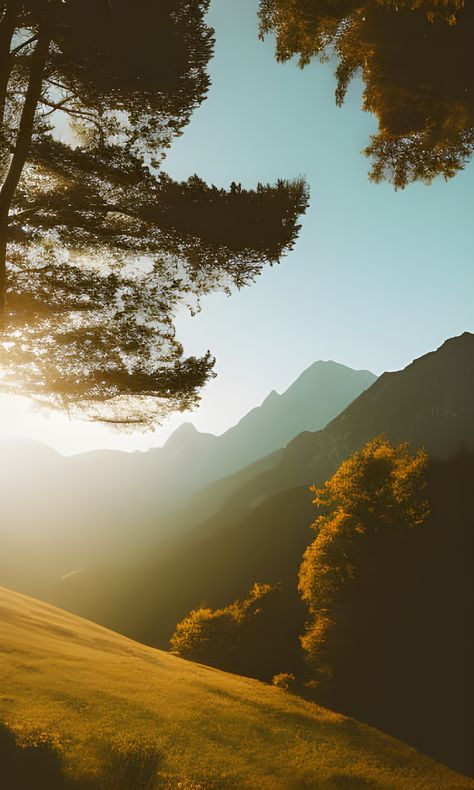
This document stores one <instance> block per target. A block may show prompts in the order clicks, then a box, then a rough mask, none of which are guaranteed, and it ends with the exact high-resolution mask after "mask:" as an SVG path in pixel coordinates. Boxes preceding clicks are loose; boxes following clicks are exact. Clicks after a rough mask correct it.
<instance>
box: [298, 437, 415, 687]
mask: <svg viewBox="0 0 474 790" xmlns="http://www.w3.org/2000/svg"><path fill="white" fill-rule="evenodd" d="M427 460H428V459H427V456H426V453H425V452H424V451H422V450H419V451H417V452H415V453H413V452H411V450H410V448H409V446H408V445H407V444H400V445H398V446H397V447H394V446H393V445H391V444H390V442H389V441H388V440H387V439H386V438H385V437H383V436H379V437H376V438H375V439H373V440H372V441H370V442H368V443H367V444H366V445H365V446H364V447H363V448H362V449H361V450H359V451H358V452H356V453H354V454H353V455H352V456H351V457H350V458H348V459H347V460H346V461H344V462H343V463H342V464H341V466H340V467H339V469H338V470H337V472H336V473H335V474H334V475H333V476H332V478H331V479H330V480H328V481H327V482H326V483H325V484H324V486H323V487H322V488H319V489H317V488H315V487H313V488H312V489H311V490H312V491H313V492H314V500H313V501H314V504H315V505H316V506H317V507H318V509H320V511H321V512H320V514H319V515H318V517H317V518H316V520H315V522H314V523H313V525H312V527H313V529H314V530H316V533H317V534H316V538H315V540H314V541H313V543H311V544H310V546H309V547H308V548H307V550H306V552H305V554H304V557H303V562H302V564H301V567H300V572H299V585H298V587H299V591H300V594H301V597H302V599H303V600H304V601H305V603H306V604H307V606H308V610H309V615H310V619H309V621H308V623H307V627H306V632H305V634H304V635H303V637H302V639H301V643H302V646H303V649H304V650H305V651H306V654H307V656H308V658H309V659H310V662H311V663H312V664H313V666H314V668H315V673H316V680H317V681H319V682H321V681H324V680H327V679H328V678H329V677H331V674H332V671H333V670H332V651H333V649H334V645H337V644H338V639H339V641H340V631H338V629H340V628H341V623H343V621H344V600H345V597H347V596H348V595H349V596H350V589H351V585H354V584H355V583H357V582H358V581H359V579H358V576H359V573H360V568H359V567H358V562H357V558H358V551H359V548H360V546H361V544H363V543H364V542H366V541H367V540H368V539H369V538H370V536H372V535H374V534H376V533H378V532H381V531H387V530H395V529H397V528H402V529H403V528H405V527H414V526H416V525H419V524H422V523H423V521H424V520H425V518H426V516H427V515H428V504H427V502H426V500H425V498H424V496H423V493H424V487H425V474H426V467H427ZM348 590H349V592H348Z"/></svg>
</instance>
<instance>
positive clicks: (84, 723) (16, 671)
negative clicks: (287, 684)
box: [0, 588, 474, 790]
mask: <svg viewBox="0 0 474 790" xmlns="http://www.w3.org/2000/svg"><path fill="white" fill-rule="evenodd" d="M0 612H1V618H0V720H1V721H3V722H4V723H6V725H7V726H8V728H9V729H10V730H11V731H13V732H14V733H15V735H16V737H17V739H18V741H19V742H21V743H24V744H28V743H30V744H31V743H37V744H42V743H43V744H44V743H46V744H47V745H49V746H50V747H51V748H52V749H54V750H55V751H57V752H58V754H59V755H61V759H62V760H63V762H64V765H65V768H66V770H67V771H68V772H69V773H70V774H72V775H75V776H86V775H87V776H90V777H96V778H97V779H99V780H100V781H101V783H102V786H103V787H105V788H117V790H152V789H153V788H181V790H208V788H216V789H217V788H234V789H235V790H237V788H255V789H257V788H258V790H260V789H261V790H266V789H268V790H277V789H278V788H288V789H289V790H290V789H291V788H292V789H293V790H298V789H299V788H322V789H323V790H324V788H328V789H329V788H346V787H347V788H372V789H373V788H394V790H395V789H396V790H434V788H439V789H440V790H441V788H443V790H463V788H474V783H473V782H471V781H470V780H468V779H465V778H464V777H461V776H459V775H457V774H455V773H453V772H451V771H449V770H448V769H446V768H444V767H443V766H441V765H438V764H436V763H435V762H433V761H431V760H429V759H428V758H425V757H423V756H421V755H420V754H418V753H417V752H416V751H415V750H413V749H411V748H409V747H407V746H405V745H404V744H401V743H400V742H398V741H396V740H394V739H393V738H390V737H388V736H386V735H383V734H382V733H380V732H378V731H376V730H373V729H371V728H369V727H367V726H365V725H363V724H360V723H358V722H356V721H353V720H351V719H347V718H345V717H343V716H339V715H337V714H335V713H332V712H330V711H328V710H325V709H323V708H320V707H318V706H316V705H314V704H311V703H309V702H305V701H303V700H301V699H299V698H298V697H295V696H292V695H291V694H289V693H288V692H285V691H282V690H280V689H277V688H274V687H271V686H267V685H265V684H263V683H260V682H258V681H254V680H249V679H246V678H241V677H237V676H235V675H230V674H226V673H224V672H220V671H217V670H214V669H210V668H207V667H204V666H201V665H199V664H193V663H190V662H186V661H184V660H181V659H179V658H176V657H174V656H171V655H169V654H167V653H164V652H161V651H158V650H153V649H151V648H148V647H145V646H142V645H140V644H137V643H135V642H133V641H131V640H129V639H126V638H124V637H122V636H119V635H117V634H114V633H112V632H111V631H108V630H106V629H104V628H101V627H99V626H97V625H95V624H93V623H90V622H88V621H86V620H82V619H80V618H78V617H75V616H73V615H70V614H68V613H66V612H63V611H61V610H59V609H56V608H54V607H51V606H48V605H47V604H43V603H41V602H38V601H35V600H33V599H30V598H27V597H24V596H22V595H19V594H17V593H13V592H10V591H8V590H4V589H2V588H0Z"/></svg>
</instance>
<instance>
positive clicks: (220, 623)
mask: <svg viewBox="0 0 474 790" xmlns="http://www.w3.org/2000/svg"><path fill="white" fill-rule="evenodd" d="M277 589H278V587H277V586H275V585H271V584H261V583H257V582H256V583H255V584H254V585H253V587H252V589H251V591H250V593H249V595H248V597H247V598H244V600H242V601H241V600H239V599H237V600H235V601H234V602H233V603H231V604H229V605H228V606H225V607H224V608H222V609H210V608H209V607H204V606H202V607H200V608H199V609H193V610H192V611H191V612H190V613H189V614H188V615H187V616H186V617H185V618H184V620H181V622H179V623H178V625H177V626H176V630H175V632H174V634H173V636H172V637H171V639H170V643H171V648H172V651H173V652H174V653H176V654H177V655H180V656H183V657H184V658H189V659H191V660H193V661H201V662H203V663H210V664H213V665H216V666H219V667H220V668H222V669H228V670H229V671H231V670H232V669H233V668H234V667H235V666H236V665H237V664H238V663H239V647H240V645H241V643H245V642H246V641H247V640H248V639H249V635H250V634H251V632H252V630H253V628H252V626H253V621H254V619H255V617H258V616H259V615H260V614H261V613H262V609H261V604H262V603H263V600H264V599H265V598H266V597H267V596H268V595H270V594H271V593H273V592H275V591H276V590H277Z"/></svg>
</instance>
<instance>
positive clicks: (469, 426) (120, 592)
mask: <svg viewBox="0 0 474 790" xmlns="http://www.w3.org/2000/svg"><path fill="white" fill-rule="evenodd" d="M379 433H386V434H387V436H388V437H389V439H391V440H392V441H394V442H400V441H405V440H407V441H410V442H411V443H412V445H413V446H414V447H416V446H424V447H426V449H427V450H428V451H429V453H430V456H431V457H432V458H444V457H446V456H448V455H449V453H450V452H451V453H454V452H455V451H456V449H459V448H460V447H462V446H464V447H466V448H470V449H472V450H474V335H472V334H468V333H465V334H464V335H462V336H460V337H458V338H453V339H451V340H448V341H446V343H444V344H443V345H442V346H441V348H440V349H438V350H437V351H436V352H433V353H430V354H427V355H425V356H423V357H421V358H420V359H417V360H415V362H413V363H412V364H411V365H408V367H407V368H405V369H404V370H402V371H399V372H397V373H388V374H384V375H383V376H381V377H380V379H378V380H377V381H376V382H375V383H374V384H373V385H372V386H371V387H370V388H369V389H368V390H367V391H365V392H364V393H362V395H360V396H359V397H358V398H357V399H356V400H355V401H354V402H353V403H352V404H350V406H349V407H348V408H347V409H345V410H344V411H343V412H342V413H341V414H340V415H339V416H338V417H336V419H334V420H333V421H332V422H331V423H329V425H328V426H327V427H326V428H325V429H324V430H322V431H318V432H316V433H309V432H304V433H302V434H300V435H299V436H298V437H296V439H294V440H293V441H292V442H290V443H289V444H288V446H287V447H286V448H285V449H283V450H281V451H280V452H278V453H275V454H274V456H273V461H274V463H273V466H272V467H270V468H267V469H266V470H265V471H261V468H262V467H261V466H260V464H259V463H257V464H256V465H255V466H254V468H253V471H254V472H255V474H254V475H253V476H252V475H248V473H247V479H246V480H245V482H244V485H243V486H241V487H240V488H238V490H233V492H232V495H231V496H230V497H229V498H228V500H227V501H226V502H225V504H224V505H223V506H222V507H221V508H220V510H219V511H218V512H217V513H215V515H213V516H212V518H210V519H209V520H207V521H205V522H204V523H202V524H200V525H199V526H198V527H196V528H195V529H192V530H188V531H187V532H186V533H180V534H179V535H178V537H177V538H176V540H174V541H170V542H169V543H168V545H167V546H166V549H165V548H162V550H161V552H160V551H157V552H156V553H155V555H153V554H151V555H150V554H149V555H148V556H147V559H146V561H144V562H142V563H141V564H139V565H138V567H137V570H136V571H133V572H131V573H130V574H129V576H128V578H127V576H126V575H124V574H123V573H122V571H118V570H116V571H115V576H116V578H117V582H116V585H113V584H112V582H111V581H110V582H109V584H105V585H104V584H103V581H102V580H103V577H104V570H103V569H101V570H100V572H99V573H98V574H97V577H96V580H95V581H94V574H93V573H92V574H87V575H86V576H84V578H81V577H80V576H79V577H78V578H77V579H73V580H72V582H67V583H66V584H64V585H63V586H62V588H61V589H59V590H58V593H57V595H58V598H57V600H58V601H60V602H61V604H63V605H67V606H68V607H70V608H72V609H73V610H74V611H78V612H80V613H81V614H87V615H88V616H92V617H94V619H101V620H102V621H103V622H106V623H109V622H112V623H113V625H114V627H115V628H117V629H118V630H121V631H125V632H127V633H133V634H134V636H139V637H140V638H143V639H148V640H150V641H152V642H154V643H155V644H156V643H159V644H161V643H162V640H163V639H164V638H165V635H166V634H167V633H169V631H168V628H169V623H170V622H171V620H172V619H173V617H174V616H175V614H177V613H179V612H181V610H182V607H183V606H185V605H188V603H191V605H196V604H197V603H199V602H200V601H201V600H203V598H206V597H208V595H209V592H208V590H209V587H210V586H212V584H213V583H214V581H215V583H216V584H217V583H218V581H217V580H218V578H219V576H218V575H216V573H213V574H210V575H209V574H208V579H207V581H206V586H205V588H204V589H203V588H202V586H201V581H199V583H198V581H196V583H193V579H194V578H196V579H197V580H201V579H202V578H203V576H204V575H205V571H201V568H203V567H205V566H206V563H207V562H208V559H207V555H208V554H209V553H211V556H212V557H216V558H217V559H216V562H217V563H218V562H219V557H220V552H222V553H223V554H225V553H226V552H227V548H226V545H229V541H230V538H229V531H232V530H235V534H236V535H238V534H239V532H240V531H241V530H240V525H241V524H242V523H243V522H244V520H246V519H249V522H248V523H254V522H255V523H258V518H259V517H258V516H255V519H254V517H253V515H252V513H253V511H254V510H255V509H256V508H259V507H260V506H261V505H262V503H264V502H265V501H266V500H268V499H269V498H270V497H272V496H273V495H274V494H278V493H279V492H284V491H286V490H288V491H290V490H291V489H294V488H298V487H302V488H306V489H307V488H308V486H309V485H310V484H311V483H312V482H318V483H321V482H322V481H324V480H325V479H327V478H328V477H329V476H330V475H331V474H332V473H333V472H334V471H335V470H336V468H337V467H338V465H339V464H340V462H341V461H342V460H343V459H344V458H346V457H347V456H348V455H349V454H350V453H351V452H353V451H354V450H356V449H357V448H358V447H360V446H361V445H362V444H363V443H364V442H365V441H368V440H369V439H371V438H372V437H373V436H375V435H377V434H379ZM250 471H252V470H250ZM244 474H245V470H242V471H241V472H240V473H239V474H238V477H237V480H242V479H244V478H243V475H244ZM232 481H233V476H232V477H230V478H227V479H226V480H224V481H222V482H221V483H220V482H217V483H215V484H214V486H213V487H212V489H208V491H209V490H210V491H211V493H212V497H215V496H216V495H217V496H219V495H220V491H221V486H224V489H225V490H230V491H232ZM205 493H206V492H203V494H202V496H203V497H205ZM303 495H304V498H305V502H306V503H309V502H310V496H309V494H308V493H307V490H306V492H304V493H303V494H302V496H303ZM212 497H210V499H211V500H212ZM214 502H215V500H214ZM194 505H195V503H194V501H193V502H191V505H190V508H189V521H190V522H192V520H193V518H194V517H195V506H194ZM208 506H209V507H210V508H212V506H213V501H211V502H210V503H209V505H208ZM270 507H272V506H270ZM305 507H308V505H305ZM204 510H205V504H203V505H202V511H201V512H203V511H204ZM259 512H261V511H260V510H259ZM305 512H307V511H306V510H305ZM182 518H183V521H184V523H185V522H186V518H185V514H182ZM261 520H262V519H261ZM246 523H247V522H246ZM305 527H306V524H304V525H303V528H305ZM257 528H258V527H257ZM288 529H289V530H292V529H296V527H292V525H291V524H289V525H288ZM290 534H291V533H290ZM224 535H226V536H227V537H225V538H224ZM256 536H258V532H257V533H256ZM214 541H215V543H214ZM249 541H250V544H249V550H248V558H249V560H248V561H249V563H251V561H252V559H251V557H252V550H256V549H255V546H254V547H253V548H252V545H251V537H250V538H249ZM257 543H258V540H257ZM213 546H214V549H213V550H212V551H211V548H212V547H213ZM218 546H219V547H220V548H219V549H218ZM183 566H187V567H189V568H190V569H192V570H189V571H188V572H187V573H188V575H187V576H186V583H185V584H180V582H179V580H180V578H181V576H180V573H181V569H182V568H183ZM242 566H243V567H242V573H243V574H246V568H247V563H246V562H245V561H243V562H242ZM221 567H222V575H223V578H226V573H227V571H226V570H225V563H224V561H222V565H221ZM113 577H114V571H113V570H112V573H111V577H110V578H111V580H112V579H113ZM119 580H120V581H119ZM168 584H170V585H171V587H170V588H168V587H167V585H168ZM178 587H179V589H177V588H178ZM158 589H159V590H160V592H159V594H158V592H157V591H158ZM167 589H169V590H170V592H169V594H166V590H167ZM229 589H230V585H229ZM83 590H84V592H83ZM171 590H172V592H171ZM128 596H130V597H131V599H133V601H134V602H135V606H134V607H132V609H130V608H126V607H125V606H124V602H123V601H124V597H128ZM150 601H153V602H154V603H153V606H152V608H151V611H150V604H149V602H150ZM155 602H156V603H155ZM104 618H105V619H104ZM109 618H113V619H112V620H109ZM153 634H155V637H154V638H153Z"/></svg>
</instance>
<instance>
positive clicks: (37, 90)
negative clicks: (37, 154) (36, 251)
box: [0, 28, 51, 311]
mask: <svg viewBox="0 0 474 790" xmlns="http://www.w3.org/2000/svg"><path fill="white" fill-rule="evenodd" d="M50 42H51V37H50V35H49V30H46V29H41V28H40V30H39V33H38V42H37V44H36V47H35V51H34V53H33V55H32V56H31V62H30V70H29V81H28V87H27V89H26V93H25V101H24V103H23V110H22V113H21V118H20V125H19V128H18V134H17V138H16V144H15V150H14V152H13V156H12V159H11V162H10V167H9V170H8V173H7V176H6V178H5V181H4V182H3V186H2V188H1V190H0V311H1V310H3V309H4V307H5V303H6V299H5V295H6V288H7V276H6V253H7V241H8V217H9V212H10V207H11V204H12V200H13V197H14V195H15V192H16V188H17V186H18V182H19V181H20V178H21V174H22V172H23V168H24V166H25V162H26V160H27V157H28V153H29V150H30V145H31V137H32V134H33V128H34V122H35V113H36V108H37V106H38V102H39V99H40V96H41V89H42V86H43V77H44V69H45V65H46V60H47V57H48V52H49V45H50Z"/></svg>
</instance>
